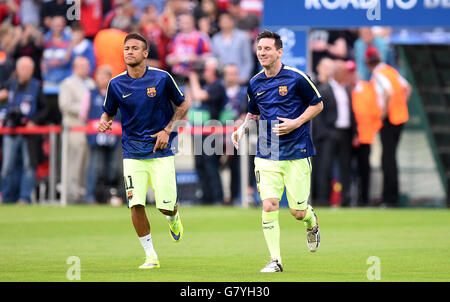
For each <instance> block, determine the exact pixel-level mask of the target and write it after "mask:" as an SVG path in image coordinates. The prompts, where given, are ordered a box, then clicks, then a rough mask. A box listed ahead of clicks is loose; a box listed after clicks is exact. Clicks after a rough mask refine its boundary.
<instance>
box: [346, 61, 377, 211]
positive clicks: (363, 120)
mask: <svg viewBox="0 0 450 302" xmlns="http://www.w3.org/2000/svg"><path fill="white" fill-rule="evenodd" d="M347 66H348V70H349V72H350V85H351V87H352V108H353V112H354V113H355V121H356V129H357V133H358V136H357V139H356V140H355V141H354V144H353V147H354V151H355V155H356V162H357V175H358V176H357V180H358V193H359V194H358V198H357V203H358V206H368V205H369V204H370V201H369V198H370V173H371V167H370V149H371V145H372V144H373V143H374V141H375V134H376V133H377V132H378V130H380V128H381V119H380V117H381V109H380V108H379V107H378V104H377V94H376V91H375V87H374V85H373V83H371V82H367V81H363V80H360V79H359V78H358V73H357V71H356V64H355V62H354V61H348V62H347Z"/></svg>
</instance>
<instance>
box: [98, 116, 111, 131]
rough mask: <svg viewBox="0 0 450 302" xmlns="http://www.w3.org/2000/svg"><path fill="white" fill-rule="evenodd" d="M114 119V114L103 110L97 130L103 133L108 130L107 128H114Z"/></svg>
mask: <svg viewBox="0 0 450 302" xmlns="http://www.w3.org/2000/svg"><path fill="white" fill-rule="evenodd" d="M113 120H114V116H111V115H109V114H108V113H106V112H103V114H102V116H101V117H100V123H99V124H98V127H97V130H98V131H99V132H102V133H104V132H106V131H107V130H112V122H113Z"/></svg>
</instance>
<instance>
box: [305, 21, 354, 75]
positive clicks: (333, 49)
mask: <svg viewBox="0 0 450 302" xmlns="http://www.w3.org/2000/svg"><path fill="white" fill-rule="evenodd" d="M356 39H357V35H356V33H355V32H354V31H353V30H329V29H323V28H315V29H313V30H312V31H311V34H310V35H309V48H310V49H311V52H312V70H313V73H314V74H317V72H318V71H317V65H318V64H319V62H320V61H321V60H322V59H323V58H330V59H333V60H344V61H346V60H349V59H351V58H352V57H353V45H354V43H355V41H356Z"/></svg>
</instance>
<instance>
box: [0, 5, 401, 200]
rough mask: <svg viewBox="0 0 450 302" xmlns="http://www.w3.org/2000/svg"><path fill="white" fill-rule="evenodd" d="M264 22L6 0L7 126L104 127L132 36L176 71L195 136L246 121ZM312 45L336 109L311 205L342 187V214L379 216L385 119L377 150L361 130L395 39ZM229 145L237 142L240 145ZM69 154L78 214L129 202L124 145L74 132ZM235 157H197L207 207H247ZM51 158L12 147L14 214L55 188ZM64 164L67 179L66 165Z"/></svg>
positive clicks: (215, 12) (319, 33) (1, 41)
mask: <svg viewBox="0 0 450 302" xmlns="http://www.w3.org/2000/svg"><path fill="white" fill-rule="evenodd" d="M77 5H78V6H77ZM262 10H263V1H262V0H201V1H200V0H81V1H79V2H76V1H75V2H74V1H66V0H1V1H0V24H1V25H0V125H1V126H7V127H13V128H14V127H17V126H29V127H34V126H36V125H50V124H53V125H62V126H63V127H77V126H92V127H95V123H96V121H98V119H99V117H100V115H101V113H102V108H101V106H102V104H103V100H104V96H105V93H106V88H107V84H108V82H109V80H110V79H111V78H112V77H114V76H116V75H118V74H120V73H121V72H123V71H124V70H125V65H124V62H123V49H122V48H123V40H124V37H125V36H126V34H127V33H129V32H139V33H141V34H142V35H143V36H145V37H146V38H147V40H148V43H149V48H150V52H149V56H148V58H147V61H148V62H147V63H148V65H150V66H153V67H157V68H160V69H164V70H167V71H169V72H170V73H171V74H172V75H173V77H174V79H175V80H176V81H177V83H178V84H179V86H180V87H181V88H182V89H183V90H184V91H185V93H186V95H187V96H188V99H189V100H190V101H191V107H190V110H189V113H188V115H187V117H186V119H188V120H189V121H190V122H191V123H192V124H194V125H202V124H204V123H205V122H206V121H208V120H211V119H215V120H220V121H221V122H223V123H224V122H225V121H227V120H240V119H241V120H242V119H243V118H244V117H245V114H246V110H247V109H246V104H247V95H246V85H247V83H248V81H249V80H250V79H251V77H252V76H253V75H254V74H256V73H257V72H259V70H260V66H259V64H258V61H257V58H256V54H255V37H256V35H257V34H258V32H259V31H260V30H261V16H262ZM80 16H81V18H80ZM309 37H310V41H309V47H310V51H311V52H312V70H311V71H310V75H311V78H312V79H313V81H314V82H315V83H316V85H317V86H318V89H319V91H320V92H321V94H322V95H323V96H324V98H325V108H328V109H326V110H324V112H323V113H322V114H321V115H319V117H320V118H317V120H315V121H314V123H313V137H314V140H315V145H316V149H317V152H318V156H317V157H316V158H315V159H314V167H315V171H317V172H314V173H315V174H314V175H313V194H312V202H313V204H314V203H315V204H316V205H321V206H327V205H330V202H331V200H332V199H333V192H335V191H336V190H335V186H334V185H335V183H336V181H337V182H339V184H340V185H341V186H342V190H339V191H340V192H341V193H340V195H341V197H340V198H341V201H340V204H341V205H342V206H350V205H358V206H367V205H377V204H379V202H380V200H378V201H373V200H369V199H370V198H369V196H370V194H369V192H368V190H369V183H370V179H369V175H370V164H369V162H368V158H369V154H370V145H371V144H372V143H373V141H374V135H375V133H376V132H377V131H378V130H380V128H381V126H380V125H379V122H380V121H381V114H382V113H380V112H378V111H377V110H375V111H371V112H369V113H373V115H374V117H373V122H372V123H371V124H370V125H369V126H368V127H369V128H370V130H368V135H366V137H367V136H368V138H365V139H364V138H361V136H364V133H363V132H358V122H360V121H362V120H365V118H366V117H367V112H364V109H365V108H368V107H367V106H365V105H363V106H362V107H363V109H362V110H361V109H360V107H361V106H360V107H358V103H357V102H358V100H360V98H361V97H360V96H359V94H358V92H361V91H363V92H364V93H365V94H364V97H363V98H364V99H367V95H368V94H367V91H366V90H364V89H365V87H366V86H364V85H365V84H367V83H370V82H369V81H370V80H371V78H372V71H371V68H370V66H368V64H367V62H368V60H371V59H374V58H375V59H376V58H379V60H380V62H385V63H386V64H388V65H389V66H393V67H394V68H397V69H398V68H399V67H398V62H397V57H396V53H395V51H394V49H393V48H392V47H391V46H390V44H389V37H390V30H389V28H378V27H373V28H360V29H346V30H329V29H312V30H311V32H310V35H309ZM361 89H362V90H361ZM368 89H369V90H370V89H371V88H370V87H369V88H368ZM370 91H372V90H370ZM369 94H370V92H369ZM371 97H373V100H375V99H374V98H375V96H374V95H372V96H371ZM330 99H333V101H332V102H330V101H329V100H330ZM366 111H367V110H366ZM369 111H370V110H369ZM198 112H199V113H201V114H200V115H199V114H195V113H198ZM364 114H366V115H364ZM361 116H363V118H362V119H361ZM198 117H200V119H198ZM119 120H120V116H119V117H117V118H116V121H117V123H119ZM113 127H114V126H113ZM366 128H367V127H366ZM366 134H367V131H366ZM398 135H399V133H398ZM225 136H226V139H229V134H226V135H225ZM205 138H206V137H205ZM397 142H398V138H397V141H393V142H388V143H386V144H390V145H391V147H392V148H393V149H391V151H390V153H393V156H394V160H395V146H396V144H397ZM228 145H229V144H228ZM68 146H69V149H68V155H67V156H68V159H69V160H68V167H67V171H68V180H67V198H68V201H69V203H72V204H75V203H88V204H95V203H106V202H111V201H110V200H111V197H115V196H118V198H122V197H124V195H122V194H123V189H124V188H123V181H122V177H123V176H122V172H121V160H120V159H121V154H120V152H121V148H120V139H119V138H118V137H117V136H114V135H107V134H86V133H83V132H70V134H69V137H68ZM227 148H228V147H227ZM228 151H229V150H228ZM60 152H61V143H60V142H59V148H58V154H59V153H60ZM227 153H228V155H222V156H218V155H207V154H201V155H195V157H194V160H195V173H196V175H197V177H198V183H197V191H198V192H199V193H198V194H196V196H197V198H198V200H197V201H198V202H199V203H202V204H236V203H238V202H239V195H240V191H241V188H240V187H239V184H240V176H241V175H240V171H239V156H237V155H236V153H234V154H233V155H230V154H229V153H230V152H227ZM48 156H49V140H48V135H7V134H5V135H2V154H1V187H2V190H1V193H2V195H1V197H2V201H3V202H4V203H13V202H18V203H24V204H28V203H30V202H31V201H32V199H33V198H36V196H35V195H33V191H36V190H34V189H35V188H36V187H37V185H38V183H39V182H40V181H46V178H47V177H48ZM391 157H392V154H391ZM334 159H335V160H334ZM386 160H388V159H386ZM390 160H392V159H390ZM57 162H58V165H59V166H58V171H60V169H61V167H60V165H61V156H60V155H58V161H57ZM252 162H253V161H252V159H251V160H250V163H252ZM391 166H392V164H391ZM224 169H227V170H229V171H230V175H231V177H230V180H229V181H228V182H225V183H226V184H227V187H224V186H223V185H222V184H223V183H224V181H223V179H221V177H222V176H223V173H221V171H223V170H224ZM249 171H250V173H249V174H250V175H249V176H248V177H249V180H250V182H249V183H250V186H249V188H246V191H247V192H248V194H249V196H250V197H251V198H252V200H254V201H255V202H257V194H256V193H255V190H254V182H255V180H254V176H253V172H252V171H253V168H252V166H251V164H250V170H249ZM58 173H59V172H58ZM389 173H394V174H395V173H397V171H391V172H389ZM59 174H60V173H59ZM59 181H60V176H58V182H59ZM390 181H391V182H395V181H397V180H396V178H395V177H394V180H390ZM352 182H353V183H357V187H358V190H357V191H356V193H351V190H350V187H351V183H352ZM61 185H62V184H59V190H60V186H61ZM395 186H396V185H395V184H394V187H395ZM392 190H393V191H394V193H393V196H394V197H393V199H392V198H391V197H388V196H389V194H388V193H387V194H388V195H386V196H383V198H382V197H380V199H381V201H383V200H384V201H385V202H387V201H388V200H389V198H391V199H392V200H390V201H389V204H390V205H391V206H396V204H397V200H398V196H396V195H395V194H397V195H398V188H393V189H392ZM396 190H397V192H396ZM351 194H353V195H351ZM391 195H392V194H391ZM180 199H181V200H183V196H180ZM351 200H354V202H353V203H351V202H350V201H351Z"/></svg>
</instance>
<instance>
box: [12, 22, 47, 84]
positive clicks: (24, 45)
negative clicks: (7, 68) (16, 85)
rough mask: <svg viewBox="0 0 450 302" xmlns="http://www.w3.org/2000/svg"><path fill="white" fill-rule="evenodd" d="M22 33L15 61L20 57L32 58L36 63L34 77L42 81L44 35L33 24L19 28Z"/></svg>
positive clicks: (16, 48)
mask: <svg viewBox="0 0 450 302" xmlns="http://www.w3.org/2000/svg"><path fill="white" fill-rule="evenodd" d="M17 29H20V30H21V32H20V34H18V36H19V37H20V39H19V40H18V41H17V43H16V45H15V47H14V51H13V52H12V56H13V57H14V59H15V60H17V59H19V58H20V57H23V56H27V57H31V58H32V59H33V62H34V66H35V67H34V75H33V77H35V78H37V79H39V80H40V79H41V78H42V76H41V60H42V53H43V42H44V35H43V34H42V32H41V31H40V30H39V29H38V28H37V27H36V26H35V25H33V24H30V23H29V24H25V25H23V26H22V27H17Z"/></svg>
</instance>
